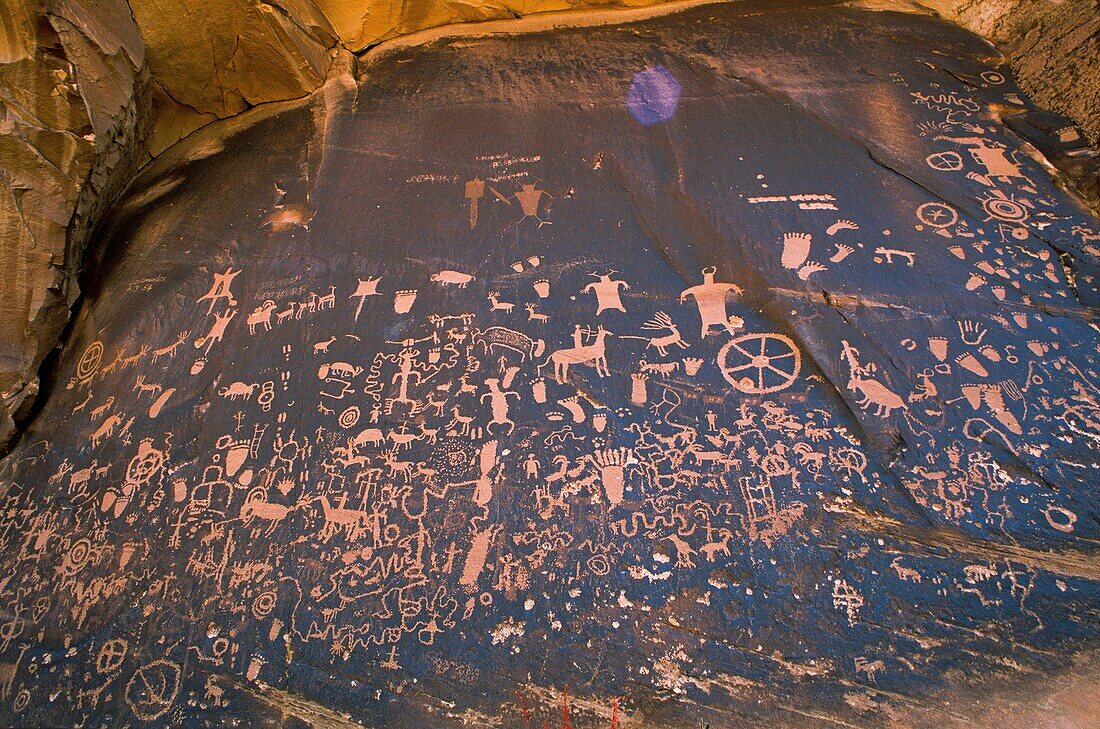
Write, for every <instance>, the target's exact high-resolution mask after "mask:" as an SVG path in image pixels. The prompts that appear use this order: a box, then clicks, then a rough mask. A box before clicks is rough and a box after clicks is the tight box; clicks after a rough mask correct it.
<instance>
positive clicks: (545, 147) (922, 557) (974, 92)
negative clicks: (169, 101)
mask: <svg viewBox="0 0 1100 729" xmlns="http://www.w3.org/2000/svg"><path fill="white" fill-rule="evenodd" d="M929 59H934V63H932V62H929ZM988 59H989V47H988V46H987V45H986V44H985V43H984V42H982V41H981V40H979V39H977V38H975V37H974V36H971V35H969V34H967V33H965V32H963V31H961V30H959V29H957V28H954V27H953V26H950V25H948V24H946V23H944V22H942V21H938V20H936V19H933V18H929V17H924V16H915V15H903V14H895V13H883V12H869V11H863V10H857V9H851V8H846V9H845V8H839V7H837V6H828V7H826V6H822V7H817V6H812V5H806V4H791V5H785V4H777V3H766V4H761V5H759V6H756V5H748V4H743V5H737V6H721V7H719V6H713V7H703V8H697V9H695V10H690V11H687V12H684V13H681V14H677V15H673V16H668V17H663V18H655V19H650V20H646V21H644V22H640V23H635V24H631V25H627V26H622V27H611V26H609V27H603V28H598V29H574V30H558V31H555V32H552V33H538V34H531V35H524V36H514V37H501V38H488V39H475V40H470V39H466V40H462V41H453V40H452V41H447V40H439V41H436V42H433V43H432V44H430V45H428V46H425V47H422V48H410V49H405V50H401V51H399V52H396V53H394V54H392V55H391V56H389V57H388V58H387V59H386V60H385V61H383V62H380V63H379V64H377V65H375V66H374V67H372V68H371V69H370V71H369V75H367V74H364V76H362V77H359V78H354V79H353V78H352V77H351V76H350V75H348V76H347V77H346V78H343V79H342V81H340V80H337V81H334V82H333V83H331V84H328V85H327V86H326V87H325V88H324V89H323V90H322V91H319V92H318V94H317V95H316V96H315V97H314V98H312V99H309V100H306V101H302V102H298V103H295V104H291V105H287V106H285V107H283V108H279V109H273V108H267V109H264V110H262V112H257V113H253V114H251V116H249V115H245V116H243V117H241V118H239V119H237V120H236V121H235V122H234V124H233V125H232V126H230V127H219V126H217V125H215V126H211V127H209V128H207V129H206V130H204V131H203V132H201V133H199V134H197V135H195V137H194V138H193V140H192V141H191V142H190V144H192V145H193V146H192V147H190V149H192V150H193V153H191V154H189V153H188V151H187V149H184V150H181V151H179V153H178V154H173V155H172V157H171V160H169V159H168V158H167V157H166V158H165V159H162V160H161V161H160V162H158V163H155V164H154V165H153V166H152V167H151V168H150V169H148V170H147V171H146V172H145V173H144V175H143V176H142V177H141V178H139V179H138V180H137V181H136V183H135V185H134V186H133V188H132V192H131V193H130V196H129V197H128V198H126V199H123V200H122V201H121V202H120V203H119V204H118V205H117V206H116V207H115V209H114V211H113V212H112V213H111V214H110V215H109V216H108V220H107V223H106V225H105V226H104V227H103V228H102V230H101V232H100V234H99V235H100V236H101V238H102V240H100V241H99V242H98V244H97V245H98V247H99V249H101V250H103V251H104V252H105V253H104V255H103V260H102V261H101V263H100V265H99V266H98V268H97V271H96V274H95V282H94V286H93V287H92V288H91V290H90V293H89V295H88V296H87V299H86V301H85V302H84V304H83V306H82V307H81V309H80V311H79V314H78V316H77V318H76V320H75V322H74V324H73V326H72V331H71V334H70V336H69V339H68V342H67V346H66V348H65V351H64V353H63V354H62V356H61V357H60V358H59V361H58V362H57V364H56V367H55V370H54V372H53V373H52V376H51V378H50V382H49V383H48V387H47V392H46V394H45V401H44V405H43V407H42V409H41V411H40V412H39V413H38V415H37V416H36V417H35V419H34V420H33V421H32V422H31V423H30V425H29V426H28V428H27V431H26V432H25V433H24V435H23V437H22V438H21V440H20V442H19V443H18V444H17V446H16V448H15V450H14V451H13V452H12V454H11V455H10V456H9V457H8V458H7V459H6V460H5V461H4V462H3V464H2V466H0V493H2V495H3V499H4V504H5V508H4V509H3V510H2V511H0V543H2V547H3V548H2V549H0V555H2V557H0V560H2V563H0V568H2V569H0V575H2V577H0V598H2V604H3V605H5V606H6V607H5V610H4V614H3V615H2V616H0V723H3V724H10V725H107V724H109V725H114V724H119V725H141V724H147V725H182V724H186V725H199V724H224V723H230V722H233V721H239V720H242V717H249V719H248V721H255V722H267V723H274V724H294V723H297V722H307V723H316V724H321V725H333V726H340V725H344V724H353V723H354V724H359V723H362V724H365V725H368V726H387V727H414V726H415V727H424V726H433V727H435V726H439V727H446V726H467V725H479V726H480V725H485V726H520V727H528V726H530V727H536V726H543V725H546V726H551V725H552V726H561V727H566V726H570V727H577V728H578V729H580V728H581V727H624V728H625V727H629V726H661V727H698V726H700V725H706V724H709V725H710V726H730V725H732V724H740V723H743V722H745V721H756V722H760V723H766V724H768V725H795V724H798V725H804V724H805V723H806V722H807V721H808V720H809V721H810V722H811V723H814V722H819V723H843V724H849V725H851V724H864V723H871V724H880V723H884V722H894V723H897V724H900V725H920V726H930V725H934V724H943V723H944V722H955V723H958V722H966V721H979V720H981V718H982V717H985V718H986V719H988V718H989V717H990V716H994V715H995V710H997V709H998V707H1001V706H1007V705H1012V702H1013V701H1027V700H1028V699H1027V697H1028V696H1034V695H1036V693H1035V692H1037V691H1039V690H1040V689H1041V688H1042V686H1043V685H1044V684H1042V681H1044V680H1047V679H1051V678H1057V677H1058V676H1062V675H1065V674H1066V673H1068V672H1073V671H1078V670H1079V667H1080V666H1082V665H1092V664H1091V663H1090V661H1091V657H1092V655H1093V654H1092V651H1093V650H1094V648H1095V646H1096V644H1097V639H1098V637H1100V636H1098V633H1100V630H1098V626H1097V624H1096V620H1095V616H1096V614H1097V610H1098V609H1100V599H1098V598H1100V572H1098V570H1097V568H1096V565H1095V544H1096V540H1097V539H1098V538H1100V527H1098V524H1100V522H1098V520H1097V513H1098V509H1097V496H1096V493H1095V489H1094V488H1093V485H1094V484H1095V481H1096V478H1095V473H1096V469H1097V468H1098V466H1100V458H1098V456H1097V453H1098V450H1097V444H1098V441H1100V371H1098V365H1097V344H1098V341H1097V332H1096V329H1095V326H1094V322H1093V319H1094V315H1095V311H1096V305H1097V293H1098V292H1097V281H1096V262H1097V254H1098V253H1100V247H1098V246H1100V221H1097V219H1096V218H1094V217H1092V216H1091V215H1090V214H1089V213H1088V212H1086V209H1085V208H1084V206H1082V205H1081V204H1080V203H1079V201H1078V200H1076V199H1075V198H1074V197H1072V194H1071V193H1069V192H1067V191H1066V188H1065V187H1064V185H1062V184H1060V181H1059V180H1057V179H1055V178H1053V177H1052V176H1051V172H1050V170H1051V169H1052V168H1050V167H1049V166H1047V165H1044V164H1043V160H1042V156H1041V153H1039V152H1038V151H1036V150H1037V149H1045V148H1048V147H1050V146H1055V147H1056V145H1057V143H1058V140H1057V139H1044V138H1042V136H1041V135H1042V132H1041V128H1046V127H1041V126H1028V125H1022V124H1020V125H1014V127H1013V129H1009V128H1008V127H1006V126H1005V124H1004V123H1002V121H1001V119H1002V118H1008V117H1009V116H1011V118H1013V119H1024V118H1039V115H1042V114H1044V113H1045V112H1041V111H1040V110H1038V109H1035V108H1034V107H1033V106H1032V105H1031V104H1030V102H1029V101H1028V100H1027V99H1026V98H1024V97H1023V96H1022V95H1021V92H1020V91H1019V90H1018V89H1017V88H1016V87H1015V86H1014V85H1013V82H1012V80H1011V79H1010V78H1008V77H1007V75H1006V74H1005V73H1004V70H1003V69H1002V68H1000V67H995V66H992V65H990V62H989V60H988ZM349 73H350V71H349ZM1006 110H1009V111H1010V112H1011V114H1008V113H1006ZM1028 115H1032V116H1030V117H1029V116H1028ZM1044 118H1046V117H1044ZM1062 126H1064V125H1057V124H1055V125H1053V126H1052V127H1050V128H1062ZM1025 127H1026V130H1027V132H1026V133H1028V134H1029V135H1031V136H1028V137H1027V138H1025V137H1024V136H1021V135H1023V134H1025ZM1081 675H1094V674H1081ZM993 678H995V679H996V680H997V684H998V687H999V691H1001V692H1002V693H1001V694H998V696H999V697H1000V698H997V697H992V698H991V697H988V696H985V694H986V692H987V689H986V687H985V684H986V683H987V682H988V681H989V680H990V679H993ZM1091 685H1092V686H1095V684H1091ZM1037 687H1038V688H1037ZM1043 690H1045V689H1043ZM1083 690H1084V691H1086V692H1087V690H1088V689H1087V688H1086V689H1083ZM1019 697H1023V698H1019ZM997 702H1001V703H997ZM1049 706H1050V707H1051V709H1050V711H1052V712H1055V713H1058V712H1062V713H1058V716H1059V717H1060V718H1062V719H1066V720H1068V718H1067V717H1070V718H1071V715H1072V712H1073V711H1074V709H1073V708H1072V707H1067V704H1066V703H1065V702H1060V701H1055V700H1052V702H1051V703H1050V704H1049ZM990 707H993V708H990ZM989 712H994V713H989Z"/></svg>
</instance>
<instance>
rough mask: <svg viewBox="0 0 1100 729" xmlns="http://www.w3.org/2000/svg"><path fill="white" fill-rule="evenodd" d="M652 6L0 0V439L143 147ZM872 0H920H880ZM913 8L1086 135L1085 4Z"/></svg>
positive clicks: (1078, 173) (1087, 172)
mask: <svg viewBox="0 0 1100 729" xmlns="http://www.w3.org/2000/svg"><path fill="white" fill-rule="evenodd" d="M659 4H660V3H658V2H652V1H651V0H641V1H640V2H633V1H632V0H626V1H625V2H610V3H609V2H603V1H598V2H597V1H589V0H514V1H508V2H499V1H497V0H475V1H473V2H439V1H437V0H411V1H403V2H391V1H390V0H355V1H349V0H283V1H281V2H272V3H265V2H255V1H254V0H189V1H188V2H178V1H171V0H132V1H131V2H129V3H127V2H125V0H48V2H43V1H42V0H4V3H3V6H2V9H3V12H2V13H0V92H2V94H3V100H4V109H5V112H4V113H5V122H4V127H3V129H0V134H2V135H3V137H4V139H3V141H2V146H3V150H2V157H0V172H2V174H3V176H4V179H5V180H6V181H10V185H9V187H10V190H5V191H4V192H3V193H0V225H2V226H3V231H4V240H3V244H2V245H3V246H4V251H5V259H4V260H5V261H6V263H5V272H6V273H7V274H8V279H9V281H10V282H11V283H10V285H9V286H7V287H5V290H4V292H3V293H2V294H0V297H2V299H0V317H2V319H0V324H2V327H0V337H2V339H0V357H2V362H0V444H3V443H4V442H6V441H7V440H8V439H9V438H10V436H11V434H12V433H13V432H14V427H15V423H14V421H13V417H19V416H21V415H24V414H25V413H26V412H28V411H29V409H30V407H31V406H32V404H33V401H34V397H35V394H36V392H37V372H38V369H39V367H40V365H41V363H42V362H43V360H44V358H45V357H46V356H47V354H48V353H49V352H50V350H51V349H52V348H53V347H54V346H55V344H56V343H57V342H58V339H59V336H60V334H61V331H62V329H63V327H64V326H65V324H66V323H67V321H68V316H69V307H70V305H71V303H72V302H73V301H74V300H75V298H76V296H77V294H78V289H77V286H76V283H75V282H76V278H77V276H78V275H79V269H80V265H79V264H80V261H81V259H82V256H83V249H84V244H85V242H86V240H87V237H88V233H89V231H90V230H91V229H92V228H93V227H94V226H95V225H96V224H97V222H98V220H99V215H100V213H101V212H102V210H103V209H104V208H105V207H106V205H107V204H108V203H109V202H110V200H111V198H112V197H113V195H114V194H115V192H117V191H118V190H119V189H120V188H121V187H123V186H124V185H125V184H126V183H127V182H128V181H129V178H130V176H131V174H132V172H133V170H134V169H135V167H136V166H137V165H139V164H140V163H142V162H144V161H146V160H147V159H148V157H149V156H156V155H159V154H160V153H161V152H163V151H164V150H165V149H167V148H168V147H170V146H171V145H172V144H174V143H176V142H177V141H178V140H180V139H182V138H184V137H186V136H187V135H188V134H190V133H192V132H193V131H195V130H196V129H198V128H201V127H202V126H203V125H205V124H209V123H211V122H213V121H216V120H218V119H223V118H228V117H231V116H233V115H235V114H238V113H240V112H242V111H243V110H245V109H248V108H251V107H254V106H255V105H257V104H264V103H270V102H274V101H284V100H288V99H293V98H302V97H304V96H306V95H307V94H309V93H311V92H312V91H314V90H315V89H316V88H317V87H318V86H319V85H320V84H321V83H322V82H323V80H324V79H325V78H327V77H328V76H329V75H331V74H332V73H334V72H338V69H339V67H340V66H341V64H343V63H344V62H341V64H338V66H337V69H336V71H334V69H333V59H336V58H340V57H341V56H343V55H345V54H347V53H349V52H351V53H363V52H365V51H367V50H368V49H371V48H375V47H378V45H379V44H380V43H384V42H385V41H387V40H392V39H398V38H401V37H403V36H407V35H409V34H416V33H418V32H419V31H423V30H425V29H430V28H439V27H442V26H447V25H449V24H456V23H473V22H475V21H488V20H501V19H508V18H514V17H520V16H526V15H531V14H536V13H553V12H555V11H566V10H577V9H579V10H589V11H594V10H598V11H599V12H588V13H585V14H582V15H580V16H576V17H575V18H574V19H573V20H563V21H562V22H563V23H566V24H568V23H570V22H592V20H593V19H594V18H596V17H597V16H602V17H604V19H606V17H611V16H614V15H615V14H620V15H621V14H623V13H626V12H628V11H630V9H631V8H633V7H637V6H647V5H659ZM873 5H874V6H875V7H880V8H886V7H889V8H898V9H902V10H906V11H923V9H924V8H925V6H922V5H919V4H914V3H908V2H894V1H893V0H891V1H890V2H886V3H881V2H876V3H873ZM926 6H928V7H933V8H934V9H935V10H937V11H938V12H941V13H943V14H944V15H945V17H948V18H951V19H953V20H955V21H957V22H959V23H960V24H962V25H963V26H964V27H967V28H970V29H971V30H975V31H976V32H978V33H981V34H983V35H985V36H986V37H987V38H990V39H992V40H994V41H995V42H997V43H998V44H999V45H1000V46H1001V47H1002V48H1003V49H1004V50H1005V51H1006V53H1008V58H1009V61H1010V64H1011V66H1012V67H1013V68H1014V69H1015V70H1017V71H1018V72H1019V73H1020V75H1021V82H1022V85H1023V88H1024V90H1025V91H1028V92H1030V93H1032V94H1033V95H1034V97H1035V98H1036V99H1037V100H1038V101H1039V102H1040V103H1041V104H1044V105H1045V106H1047V107H1048V108H1051V109H1053V110H1054V111H1057V112H1061V113H1063V114H1067V115H1068V116H1070V117H1071V118H1073V119H1074V120H1076V121H1077V122H1078V123H1079V124H1081V125H1082V126H1083V128H1084V129H1085V130H1086V132H1087V133H1088V134H1090V135H1091V136H1092V139H1093V141H1096V138H1097V134H1098V133H1100V132H1098V128H1097V123H1098V122H1097V121H1096V120H1097V119H1098V118H1100V116H1098V115H1097V114H1096V108H1097V94H1098V93H1100V85H1098V82H1097V80H1096V79H1098V78H1100V69H1098V67H1097V63H1098V62H1100V61H1098V59H1100V52H1098V48H1097V44H1098V34H1097V23H1098V22H1100V20H1098V18H1097V14H1096V12H1095V7H1094V3H1091V2H1088V1H1087V0H1073V1H1072V2H1066V3H1037V2H1022V1H1020V0H983V1H982V2H958V1H957V0H929V2H928V3H926ZM1018 121H1019V120H1018ZM1032 121H1034V120H1026V121H1022V123H1028V124H1030V123H1031V122H1032ZM1050 131H1052V130H1049V129H1048V130H1045V132H1050ZM1065 133H1066V134H1070V133H1071V131H1070V130H1069V129H1067V130H1065ZM1070 151H1071V153H1070V154H1066V155H1053V156H1052V161H1053V162H1054V163H1055V164H1057V165H1059V166H1060V167H1062V168H1063V169H1066V170H1067V171H1069V172H1070V173H1071V174H1072V175H1073V176H1074V177H1075V179H1076V180H1078V184H1079V186H1080V187H1081V189H1082V191H1083V192H1085V194H1086V195H1087V196H1088V198H1089V199H1090V200H1092V201H1094V202H1095V201H1096V200H1097V199H1100V185H1098V182H1097V181H1098V175H1097V172H1096V170H1097V167H1098V162H1097V158H1096V154H1095V152H1094V151H1092V150H1089V149H1082V148H1081V146H1080V145H1076V146H1073V145H1071V150H1070ZM12 191H14V192H12ZM8 261H10V263H8ZM3 447H4V446H3V445H0V448H3Z"/></svg>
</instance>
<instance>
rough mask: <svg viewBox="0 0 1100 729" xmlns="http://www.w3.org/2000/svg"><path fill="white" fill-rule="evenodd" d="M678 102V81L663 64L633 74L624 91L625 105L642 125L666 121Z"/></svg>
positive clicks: (670, 116) (674, 111) (674, 110)
mask: <svg viewBox="0 0 1100 729" xmlns="http://www.w3.org/2000/svg"><path fill="white" fill-rule="evenodd" d="M679 104H680V82H679V81H677V80H676V78H675V77H674V76H673V75H672V74H671V73H670V72H669V70H668V69H667V68H665V67H664V66H653V67H652V68H647V69H645V70H644V71H639V72H638V73H636V74H634V80H633V81H631V82H630V90H629V91H628V92H627V93H626V106H627V108H628V109H630V114H631V116H633V117H634V118H635V119H637V120H638V123H640V124H641V125H642V126H647V127H648V126H651V125H653V124H657V123H659V122H663V121H668V120H669V119H671V118H672V116H673V115H674V114H675V113H676V107H677V106H678V105H679Z"/></svg>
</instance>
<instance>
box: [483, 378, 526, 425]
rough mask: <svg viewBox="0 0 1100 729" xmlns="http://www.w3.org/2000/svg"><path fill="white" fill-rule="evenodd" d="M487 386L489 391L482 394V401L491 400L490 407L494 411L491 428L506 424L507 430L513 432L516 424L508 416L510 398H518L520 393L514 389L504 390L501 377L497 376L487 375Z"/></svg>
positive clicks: (490, 423)
mask: <svg viewBox="0 0 1100 729" xmlns="http://www.w3.org/2000/svg"><path fill="white" fill-rule="evenodd" d="M485 387H486V388H487V389H488V390H489V391H488V392H487V393H485V394H484V395H482V396H481V402H485V401H486V400H488V401H489V407H490V410H491V411H492V419H491V420H490V421H489V426H490V430H491V429H492V426H494V425H500V426H506V427H507V432H509V433H511V432H512V430H514V429H515V427H516V424H515V423H514V422H512V420H511V419H510V418H509V417H508V398H509V397H514V398H516V399H517V400H518V399H520V394H519V393H518V392H515V391H512V390H508V391H505V390H502V389H501V384H500V379H499V378H496V377H486V378H485Z"/></svg>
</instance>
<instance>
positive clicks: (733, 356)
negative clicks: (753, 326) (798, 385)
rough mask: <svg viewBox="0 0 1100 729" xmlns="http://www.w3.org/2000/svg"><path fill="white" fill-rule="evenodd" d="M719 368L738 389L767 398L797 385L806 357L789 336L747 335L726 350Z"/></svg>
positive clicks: (726, 347)
mask: <svg viewBox="0 0 1100 729" xmlns="http://www.w3.org/2000/svg"><path fill="white" fill-rule="evenodd" d="M718 367H719V368H720V369H721V370H722V375H723V376H724V377H725V378H726V381H728V382H729V383H730V384H731V385H733V387H734V388H735V389H737V390H740V391H741V392H745V393H748V394H750V395H764V394H767V393H769V392H779V391H780V390H785V389H787V388H788V387H790V386H791V385H792V384H794V381H795V380H796V379H798V373H799V372H800V371H801V370H802V353H801V352H799V351H798V347H797V346H796V345H795V343H794V341H792V340H791V338H790V337H788V336H786V335H783V334H775V333H764V334H746V335H744V336H740V337H737V338H736V339H732V340H730V341H729V342H727V343H726V344H725V346H723V347H722V349H721V350H720V351H719V352H718Z"/></svg>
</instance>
